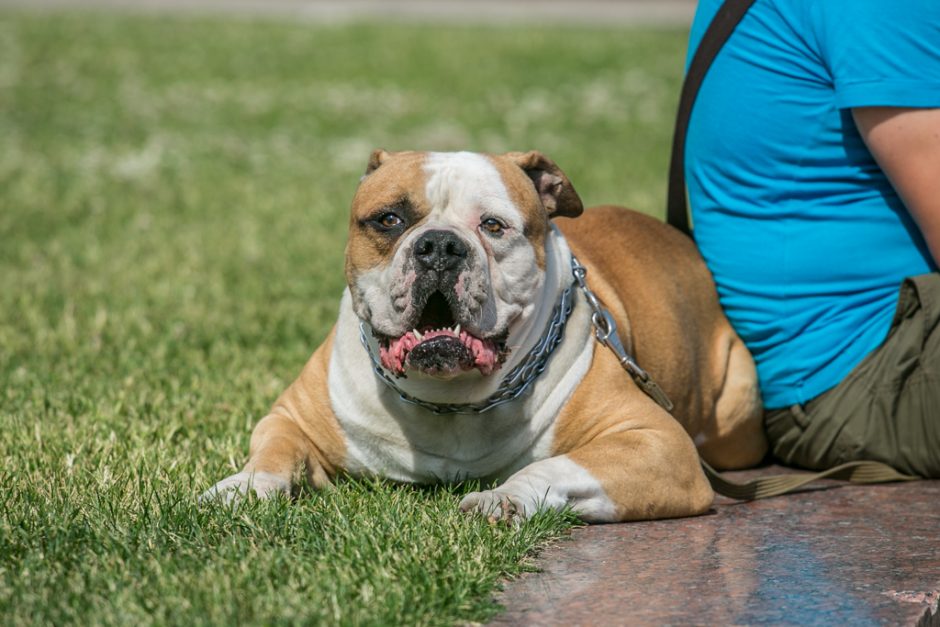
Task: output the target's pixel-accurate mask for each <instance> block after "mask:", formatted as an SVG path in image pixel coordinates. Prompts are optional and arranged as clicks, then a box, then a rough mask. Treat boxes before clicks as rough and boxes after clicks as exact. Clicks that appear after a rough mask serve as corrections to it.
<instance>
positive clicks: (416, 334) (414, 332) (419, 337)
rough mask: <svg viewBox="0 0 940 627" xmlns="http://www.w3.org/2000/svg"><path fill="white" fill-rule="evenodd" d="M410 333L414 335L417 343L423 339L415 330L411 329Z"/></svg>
mask: <svg viewBox="0 0 940 627" xmlns="http://www.w3.org/2000/svg"><path fill="white" fill-rule="evenodd" d="M411 332H412V333H413V334H414V336H415V338H416V339H417V340H418V341H419V342H420V341H421V340H423V339H424V336H423V335H421V333H420V332H419V331H418V330H417V329H413V330H412V331H411Z"/></svg>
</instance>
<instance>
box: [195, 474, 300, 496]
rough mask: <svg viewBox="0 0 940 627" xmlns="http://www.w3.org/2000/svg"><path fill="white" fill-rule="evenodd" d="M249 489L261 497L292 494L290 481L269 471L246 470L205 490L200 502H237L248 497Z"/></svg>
mask: <svg viewBox="0 0 940 627" xmlns="http://www.w3.org/2000/svg"><path fill="white" fill-rule="evenodd" d="M249 490H253V491H254V493H255V495H257V496H258V498H261V499H267V498H271V497H273V496H275V495H276V494H285V495H287V496H290V481H286V480H284V479H282V478H281V477H278V476H277V475H274V474H271V473H269V472H247V471H244V472H240V473H237V474H234V475H232V476H230V477H226V478H225V479H222V481H219V482H218V483H217V484H215V485H214V486H212V487H211V488H209V489H208V490H206V491H205V492H203V493H202V495H201V496H200V497H199V502H200V503H206V502H208V501H220V502H222V503H232V502H237V501H239V500H241V499H244V498H245V497H247V496H248V491H249Z"/></svg>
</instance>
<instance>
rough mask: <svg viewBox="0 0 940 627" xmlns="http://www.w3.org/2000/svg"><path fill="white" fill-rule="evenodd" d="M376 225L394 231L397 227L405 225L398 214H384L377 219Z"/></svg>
mask: <svg viewBox="0 0 940 627" xmlns="http://www.w3.org/2000/svg"><path fill="white" fill-rule="evenodd" d="M376 223H377V224H378V225H379V226H381V227H382V228H383V229H394V228H395V227H396V226H401V225H402V224H404V223H405V221H404V220H402V219H401V216H399V215H398V214H397V213H392V212H391V211H389V212H388V213H383V214H382V215H380V216H379V217H378V219H376Z"/></svg>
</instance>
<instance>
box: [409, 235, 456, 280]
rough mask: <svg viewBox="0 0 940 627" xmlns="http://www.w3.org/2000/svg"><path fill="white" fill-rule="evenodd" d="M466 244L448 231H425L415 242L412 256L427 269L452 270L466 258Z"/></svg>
mask: <svg viewBox="0 0 940 627" xmlns="http://www.w3.org/2000/svg"><path fill="white" fill-rule="evenodd" d="M468 252H469V251H468V249H467V245H466V244H465V243H464V241H463V240H462V239H460V238H459V237H457V235H456V234H454V233H452V232H450V231H426V232H425V233H424V234H423V235H422V236H421V237H419V238H418V241H416V242H415V246H414V256H415V259H417V261H418V263H419V264H421V265H422V266H424V267H425V268H426V269H428V270H436V271H438V272H443V271H445V270H453V269H454V268H455V267H457V264H459V263H461V262H462V261H463V260H465V259H466V258H467V253H468Z"/></svg>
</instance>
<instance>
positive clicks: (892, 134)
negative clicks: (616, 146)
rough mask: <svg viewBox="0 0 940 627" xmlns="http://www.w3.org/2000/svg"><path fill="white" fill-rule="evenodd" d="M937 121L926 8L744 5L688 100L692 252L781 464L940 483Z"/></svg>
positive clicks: (770, 0) (933, 1)
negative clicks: (715, 296)
mask: <svg viewBox="0 0 940 627" xmlns="http://www.w3.org/2000/svg"><path fill="white" fill-rule="evenodd" d="M720 5H721V2H720V0H701V2H699V6H698V10H697V13H696V17H695V21H694V23H693V26H692V32H691V36H690V45H689V48H690V54H689V58H690V59H691V56H692V54H693V53H694V52H695V49H696V46H697V45H698V42H699V40H700V39H701V37H702V35H703V33H704V31H705V29H706V28H707V26H708V24H709V23H710V22H711V19H712V17H713V16H714V14H715V13H716V11H717V10H718V8H719V6H720ZM938 107H940V2H937V0H910V1H909V2H903V3H891V2H884V1H883V0H826V1H825V2H815V1H813V0H757V1H756V2H755V3H754V5H753V6H752V7H751V8H750V10H749V11H748V13H747V14H746V15H745V17H744V19H743V21H742V22H741V23H740V24H739V25H738V27H737V29H736V30H735V32H734V33H733V34H732V36H731V38H730V39H729V40H728V42H727V43H726V44H725V46H724V47H723V48H722V50H721V51H720V52H719V54H718V56H717V58H716V59H715V61H714V62H713V64H712V66H711V68H710V69H709V71H708V74H707V76H706V78H705V81H704V83H703V85H702V87H701V91H700V92H699V94H698V99H697V100H696V103H695V107H694V109H693V111H692V117H691V121H690V126H689V133H688V139H687V146H686V160H685V164H686V179H687V181H688V188H689V200H690V203H691V207H692V218H693V223H694V229H695V239H696V242H697V244H698V246H699V249H700V251H701V253H702V255H703V257H704V258H705V260H706V262H707V264H708V266H709V268H710V269H711V271H712V273H713V275H714V277H715V281H716V284H717V287H718V292H719V296H720V299H721V303H722V306H723V307H724V309H725V312H726V313H727V316H728V318H729V319H730V320H731V323H732V325H733V326H734V327H735V329H736V330H737V332H738V334H739V335H740V336H741V338H742V339H743V340H744V342H745V343H746V344H747V346H748V347H749V348H750V350H751V352H752V354H753V355H754V359H755V362H756V364H757V370H758V378H759V382H760V388H761V394H762V397H763V401H764V404H765V408H766V413H765V426H766V430H767V435H768V438H769V440H770V444H771V447H772V452H773V454H774V455H775V456H776V457H777V458H778V459H780V460H781V461H783V462H784V463H787V464H791V465H796V466H801V467H804V468H811V469H824V468H829V467H832V466H834V465H837V464H840V463H843V462H847V461H854V460H875V461H881V462H885V463H887V464H889V465H891V466H894V467H895V468H897V469H898V470H900V471H901V472H904V473H907V474H914V475H919V476H924V477H940V330H938V326H940V324H938V323H940V274H938V273H937V260H940V108H938Z"/></svg>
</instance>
